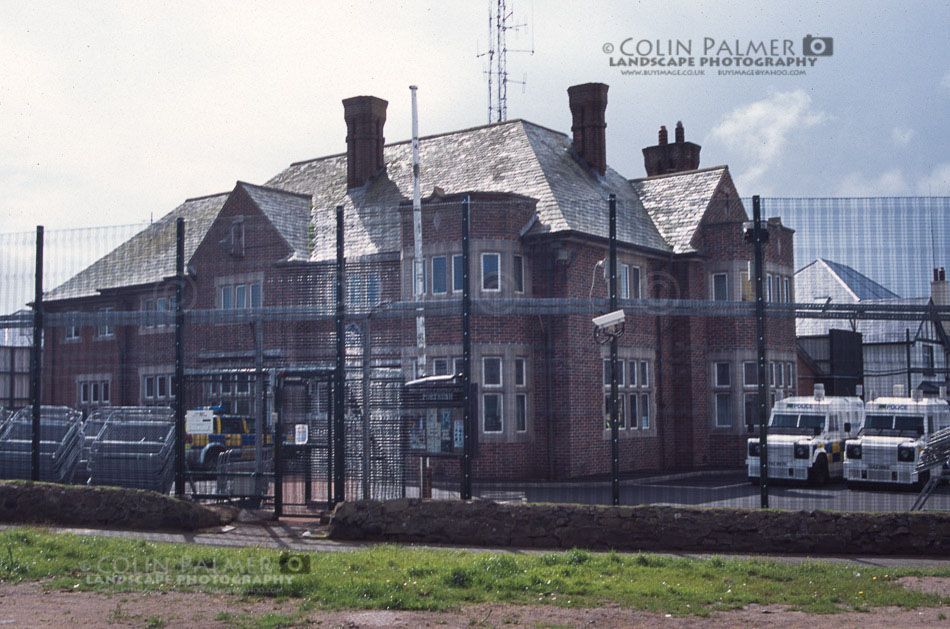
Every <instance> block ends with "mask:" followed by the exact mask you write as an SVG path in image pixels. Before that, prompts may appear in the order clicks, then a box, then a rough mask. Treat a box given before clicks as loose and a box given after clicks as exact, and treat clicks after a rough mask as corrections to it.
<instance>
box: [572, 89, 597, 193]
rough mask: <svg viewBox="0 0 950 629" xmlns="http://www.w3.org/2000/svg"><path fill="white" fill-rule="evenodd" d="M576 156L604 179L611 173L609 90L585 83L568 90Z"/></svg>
mask: <svg viewBox="0 0 950 629" xmlns="http://www.w3.org/2000/svg"><path fill="white" fill-rule="evenodd" d="M567 97H568V101H569V103H570V106H571V116H572V118H573V121H572V123H571V131H572V132H573V133H574V153H575V154H576V155H577V157H579V158H580V159H581V161H583V162H584V163H586V164H587V165H588V166H590V167H591V168H593V169H594V170H595V171H597V172H598V173H600V175H601V176H603V175H604V174H605V173H606V172H607V122H606V119H605V117H604V112H605V111H606V110H607V86H606V85H604V84H603V83H584V84H583V85H572V86H571V87H569V88H567Z"/></svg>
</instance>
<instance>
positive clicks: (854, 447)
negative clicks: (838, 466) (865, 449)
mask: <svg viewBox="0 0 950 629" xmlns="http://www.w3.org/2000/svg"><path fill="white" fill-rule="evenodd" d="M845 456H847V457H848V458H849V459H860V458H861V444H860V443H849V444H848V447H847V448H845Z"/></svg>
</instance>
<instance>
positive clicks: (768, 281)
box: [765, 275, 772, 302]
mask: <svg viewBox="0 0 950 629" xmlns="http://www.w3.org/2000/svg"><path fill="white" fill-rule="evenodd" d="M765 301H768V302H771V301H772V276H771V275H766V276H765Z"/></svg>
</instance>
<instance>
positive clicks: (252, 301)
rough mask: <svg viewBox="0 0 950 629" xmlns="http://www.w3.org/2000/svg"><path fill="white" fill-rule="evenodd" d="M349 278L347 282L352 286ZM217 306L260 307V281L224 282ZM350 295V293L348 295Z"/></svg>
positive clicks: (234, 308) (225, 308)
mask: <svg viewBox="0 0 950 629" xmlns="http://www.w3.org/2000/svg"><path fill="white" fill-rule="evenodd" d="M350 280H351V278H349V277H348V278H347V284H348V285H349V286H350V287H352V283H351V282H350ZM218 293H219V299H220V301H219V302H218V307H219V308H221V310H244V309H246V308H260V307H261V306H262V305H263V304H262V298H263V292H262V289H261V285H260V283H242V284H226V285H224V286H221V287H220V288H219V290H218ZM350 296H351V297H352V294H351V295H350Z"/></svg>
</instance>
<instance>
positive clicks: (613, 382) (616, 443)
mask: <svg viewBox="0 0 950 629" xmlns="http://www.w3.org/2000/svg"><path fill="white" fill-rule="evenodd" d="M608 205H609V207H610V215H609V220H610V235H609V238H610V240H609V245H608V248H609V256H608V258H609V259H608V265H609V266H608V269H609V272H610V283H609V290H610V312H616V310H617V196H616V195H613V194H611V195H610V197H609V200H608ZM617 336H618V335H617V334H611V335H610V461H611V466H610V477H611V497H612V502H613V505H614V506H618V505H619V504H620V426H619V425H618V422H617V411H618V398H619V392H618V390H617V384H618V383H617Z"/></svg>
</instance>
